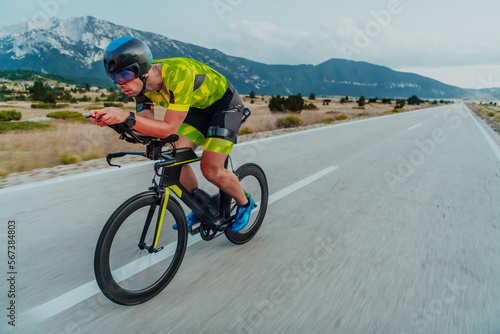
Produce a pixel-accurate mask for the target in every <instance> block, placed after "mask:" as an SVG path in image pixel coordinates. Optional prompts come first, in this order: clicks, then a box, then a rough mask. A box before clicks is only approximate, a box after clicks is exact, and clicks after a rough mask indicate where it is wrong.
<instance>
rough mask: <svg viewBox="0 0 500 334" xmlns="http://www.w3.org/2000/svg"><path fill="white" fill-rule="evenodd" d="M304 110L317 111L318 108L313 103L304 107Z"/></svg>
mask: <svg viewBox="0 0 500 334" xmlns="http://www.w3.org/2000/svg"><path fill="white" fill-rule="evenodd" d="M304 109H305V110H319V108H318V107H317V106H316V105H315V104H314V103H309V104H306V105H304Z"/></svg>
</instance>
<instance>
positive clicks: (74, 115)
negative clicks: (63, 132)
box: [47, 110, 86, 121]
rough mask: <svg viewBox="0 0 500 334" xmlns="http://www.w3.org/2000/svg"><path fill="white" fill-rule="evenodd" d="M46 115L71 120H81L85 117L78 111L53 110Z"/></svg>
mask: <svg viewBox="0 0 500 334" xmlns="http://www.w3.org/2000/svg"><path fill="white" fill-rule="evenodd" d="M47 117H50V118H55V119H64V120H71V121H75V120H77V121H83V120H86V119H85V117H84V116H83V115H82V114H81V113H79V112H78V111H68V110H66V111H54V112H51V113H48V114H47Z"/></svg>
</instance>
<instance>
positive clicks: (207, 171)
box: [200, 160, 220, 183]
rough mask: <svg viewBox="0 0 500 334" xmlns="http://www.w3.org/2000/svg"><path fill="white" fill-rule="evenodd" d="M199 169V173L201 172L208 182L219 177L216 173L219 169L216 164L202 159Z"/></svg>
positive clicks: (218, 172) (214, 180)
mask: <svg viewBox="0 0 500 334" xmlns="http://www.w3.org/2000/svg"><path fill="white" fill-rule="evenodd" d="M200 169H201V173H202V174H203V177H204V178H205V179H207V180H208V181H209V182H212V183H214V182H216V181H217V180H218V178H219V177H218V175H219V174H220V170H219V168H217V166H215V165H213V164H210V163H209V162H206V161H203V160H202V161H201V164H200Z"/></svg>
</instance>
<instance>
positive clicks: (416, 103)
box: [408, 95, 424, 105]
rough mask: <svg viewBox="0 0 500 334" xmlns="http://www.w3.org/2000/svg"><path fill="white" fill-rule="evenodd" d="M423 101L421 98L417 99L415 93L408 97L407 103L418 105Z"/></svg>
mask: <svg viewBox="0 0 500 334" xmlns="http://www.w3.org/2000/svg"><path fill="white" fill-rule="evenodd" d="M423 102H424V101H422V100H421V99H419V98H418V97H417V95H413V96H412V97H410V98H409V99H408V104H409V105H418V104H421V103H423Z"/></svg>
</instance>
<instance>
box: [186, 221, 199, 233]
mask: <svg viewBox="0 0 500 334" xmlns="http://www.w3.org/2000/svg"><path fill="white" fill-rule="evenodd" d="M200 226H201V223H196V224H194V225H193V226H191V230H190V231H189V233H191V235H195V234H198V233H200Z"/></svg>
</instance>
